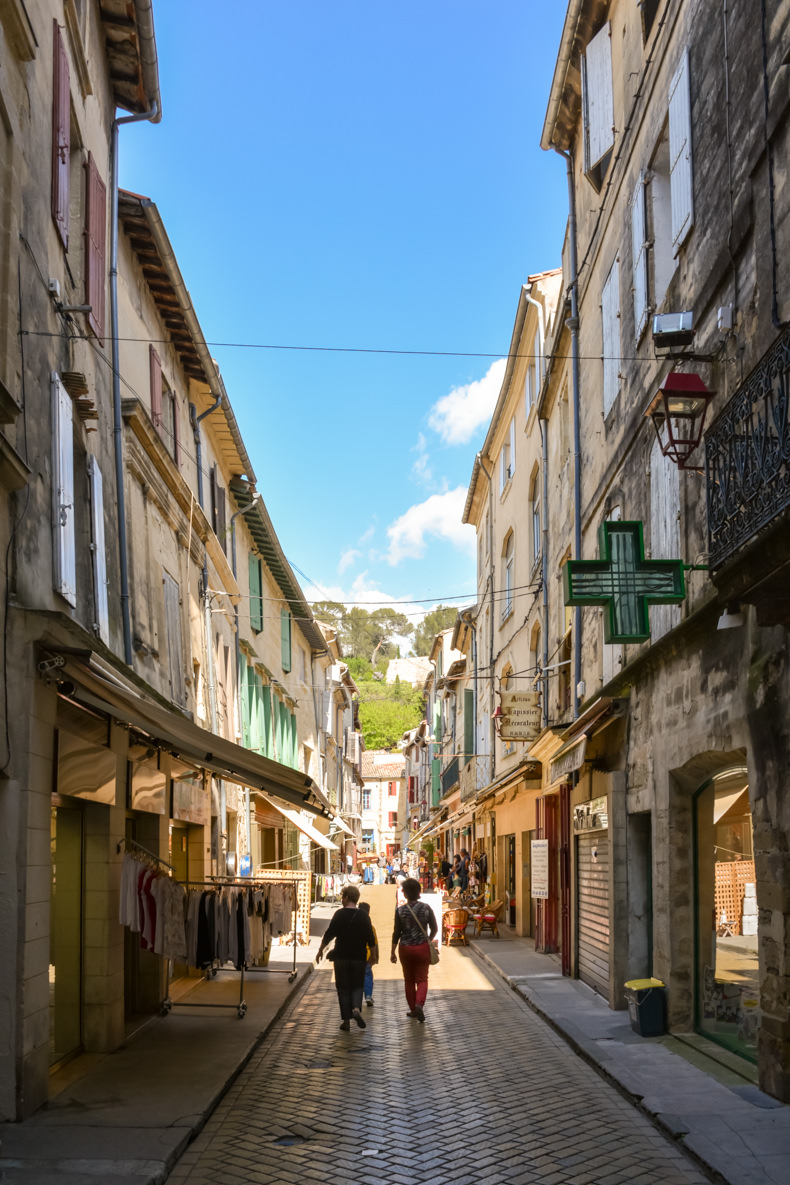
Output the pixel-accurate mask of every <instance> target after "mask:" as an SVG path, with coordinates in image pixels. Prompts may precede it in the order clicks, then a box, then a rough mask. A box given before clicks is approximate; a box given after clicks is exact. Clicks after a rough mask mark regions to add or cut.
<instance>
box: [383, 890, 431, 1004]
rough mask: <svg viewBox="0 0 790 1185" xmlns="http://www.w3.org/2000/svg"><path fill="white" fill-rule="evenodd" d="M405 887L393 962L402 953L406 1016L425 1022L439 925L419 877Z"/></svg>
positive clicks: (394, 933) (395, 929) (397, 912)
mask: <svg viewBox="0 0 790 1185" xmlns="http://www.w3.org/2000/svg"><path fill="white" fill-rule="evenodd" d="M401 889H402V891H403V896H404V897H405V898H406V903H405V904H404V905H399V906H398V907H397V908H396V910H395V925H394V927H393V931H392V952H391V954H390V961H391V962H393V963H397V961H398V956H400V962H401V967H402V968H403V983H404V986H405V989H406V1003H407V1004H408V1005H409V1011H408V1012H407V1013H406V1015H407V1016H411V1017H414V1019H415V1020H418V1021H419V1022H420V1024H424V1022H425V1011H424V1009H425V999H426V996H427V995H428V968H429V967H430V965H431V951H430V946H429V943H430V942H433V940H434V938H435V937H436V934H437V932H438V929H439V925H438V923H437V921H436V915H435V914H434V912H433V910H432V909H431V907H430V905H428V904H427V903H426V902H425V901H420V891H421V890H420V882H419V881H418V880H414V879H413V878H412V877H409V878H408V879H407V880H405V881H404V882H403V884H402V885H401ZM396 952H397V953H396Z"/></svg>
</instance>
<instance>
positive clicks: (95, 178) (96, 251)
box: [85, 152, 107, 345]
mask: <svg viewBox="0 0 790 1185" xmlns="http://www.w3.org/2000/svg"><path fill="white" fill-rule="evenodd" d="M106 243H107V186H106V185H105V184H104V182H103V181H102V179H101V177H100V176H99V170H98V169H97V168H96V161H95V160H94V159H93V156H92V155H91V153H90V152H89V153H88V159H87V161H86V163H85V303H86V304H88V305H90V306H91V310H90V312H89V313H88V324H89V326H90V327H91V329H92V330H93V332H94V333H95V335H96V337H97V339H98V341H99V344H100V345H103V344H104V311H105V267H104V258H105V250H106Z"/></svg>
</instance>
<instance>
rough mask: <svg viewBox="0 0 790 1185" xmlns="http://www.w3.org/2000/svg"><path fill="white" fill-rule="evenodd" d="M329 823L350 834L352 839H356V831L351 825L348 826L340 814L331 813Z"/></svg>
mask: <svg viewBox="0 0 790 1185" xmlns="http://www.w3.org/2000/svg"><path fill="white" fill-rule="evenodd" d="M331 823H332V824H333V826H335V827H338V828H339V829H340V830H341V831H345V833H346V835H350V836H351V838H352V839H356V837H357V833H356V832H355V831H354V830H353V829H352V828H351V827H349V825H348V823H347V822H346V821H345V819H341V818H340V815H332V818H331Z"/></svg>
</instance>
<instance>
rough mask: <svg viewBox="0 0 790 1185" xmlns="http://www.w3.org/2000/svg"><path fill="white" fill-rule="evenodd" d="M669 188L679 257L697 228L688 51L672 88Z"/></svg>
mask: <svg viewBox="0 0 790 1185" xmlns="http://www.w3.org/2000/svg"><path fill="white" fill-rule="evenodd" d="M669 188H670V200H671V204H672V250H673V252H674V254H675V255H677V253H678V251H679V250H680V248H681V246H682V244H683V242H684V240H685V238H686V236H687V235H688V233H689V231H690V230H691V228H692V226H693V225H694V185H693V173H692V168H691V88H690V84H689V55H688V50H686V51H685V52H684V54H683V57H682V58H681V60H680V65H679V66H678V68H677V70H676V71H675V75H674V77H673V79H672V82H671V83H670V85H669Z"/></svg>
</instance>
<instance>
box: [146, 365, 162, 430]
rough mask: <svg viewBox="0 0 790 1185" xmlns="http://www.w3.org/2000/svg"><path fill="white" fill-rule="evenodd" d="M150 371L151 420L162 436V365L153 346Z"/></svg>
mask: <svg viewBox="0 0 790 1185" xmlns="http://www.w3.org/2000/svg"><path fill="white" fill-rule="evenodd" d="M148 369H149V373H150V376H151V420H152V422H153V425H154V427H155V428H156V430H157V432H158V433H159V434H160V436H161V434H162V363H161V362H160V360H159V355H158V354H157V352H156V350H155V349H154V347H153V346H149V347H148Z"/></svg>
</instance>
